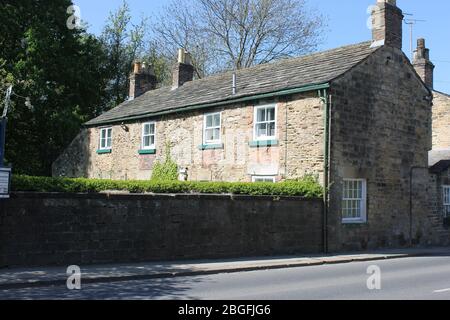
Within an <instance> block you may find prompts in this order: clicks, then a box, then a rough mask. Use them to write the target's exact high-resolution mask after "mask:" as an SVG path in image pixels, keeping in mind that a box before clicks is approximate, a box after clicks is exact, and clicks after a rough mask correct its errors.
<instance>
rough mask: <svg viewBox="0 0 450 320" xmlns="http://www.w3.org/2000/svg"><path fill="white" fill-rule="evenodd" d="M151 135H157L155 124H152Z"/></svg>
mask: <svg viewBox="0 0 450 320" xmlns="http://www.w3.org/2000/svg"><path fill="white" fill-rule="evenodd" d="M149 131H150V134H155V124H154V123H152V124H150V130H149Z"/></svg>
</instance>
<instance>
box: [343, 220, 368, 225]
mask: <svg viewBox="0 0 450 320" xmlns="http://www.w3.org/2000/svg"><path fill="white" fill-rule="evenodd" d="M366 223H367V220H364V219H343V220H342V224H366Z"/></svg>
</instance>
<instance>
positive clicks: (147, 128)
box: [144, 124, 150, 136]
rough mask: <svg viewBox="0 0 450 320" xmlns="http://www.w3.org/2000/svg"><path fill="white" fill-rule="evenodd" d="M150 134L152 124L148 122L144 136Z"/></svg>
mask: <svg viewBox="0 0 450 320" xmlns="http://www.w3.org/2000/svg"><path fill="white" fill-rule="evenodd" d="M149 134H150V125H149V124H146V125H144V136H146V135H149Z"/></svg>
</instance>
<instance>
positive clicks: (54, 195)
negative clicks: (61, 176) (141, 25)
mask: <svg viewBox="0 0 450 320" xmlns="http://www.w3.org/2000/svg"><path fill="white" fill-rule="evenodd" d="M24 198H28V199H30V198H31V199H41V198H50V199H105V200H108V199H109V200H121V199H123V200H158V199H162V200H163V199H164V200H166V199H167V198H172V199H181V200H183V199H185V200H189V199H212V200H222V199H231V200H244V201H245V200H255V199H258V200H266V201H302V202H318V203H322V202H323V199H321V198H305V197H299V196H276V195H274V196H268V195H267V196H252V195H234V194H204V193H177V194H162V193H144V194H142V193H139V194H136V193H119V192H117V193H116V192H107V193H63V192H12V193H11V199H24Z"/></svg>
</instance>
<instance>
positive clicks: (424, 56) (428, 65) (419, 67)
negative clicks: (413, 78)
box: [413, 38, 434, 90]
mask: <svg viewBox="0 0 450 320" xmlns="http://www.w3.org/2000/svg"><path fill="white" fill-rule="evenodd" d="M413 66H414V69H416V71H417V73H418V74H419V76H420V77H421V78H422V80H423V82H425V84H426V85H427V87H428V88H429V89H430V90H433V73H434V64H433V63H432V62H431V60H430V49H428V48H427V47H426V46H425V39H422V38H421V39H418V40H417V49H416V50H415V51H414V58H413Z"/></svg>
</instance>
